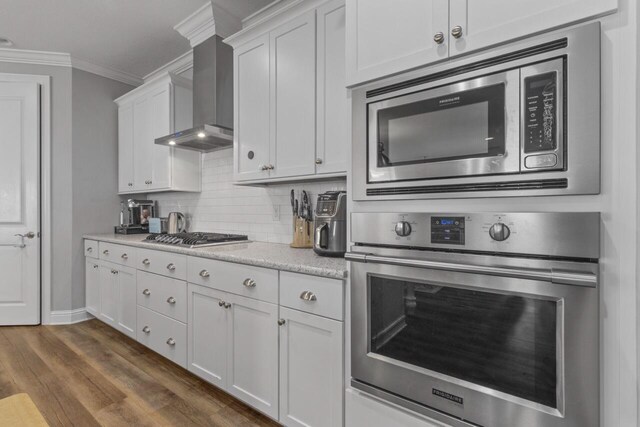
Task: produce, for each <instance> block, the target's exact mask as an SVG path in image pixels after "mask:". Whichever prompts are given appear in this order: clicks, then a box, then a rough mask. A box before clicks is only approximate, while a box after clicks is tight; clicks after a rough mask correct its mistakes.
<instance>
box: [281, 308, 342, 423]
mask: <svg viewBox="0 0 640 427" xmlns="http://www.w3.org/2000/svg"><path fill="white" fill-rule="evenodd" d="M280 317H281V319H283V320H284V321H285V323H284V324H283V325H282V326H281V329H280V422H281V423H283V424H284V425H286V426H299V427H303V426H305V427H306V426H314V427H321V426H327V427H328V426H332V427H337V426H342V425H343V403H342V402H343V394H344V382H343V376H344V375H343V356H344V354H343V344H342V343H343V328H342V326H343V323H342V322H338V321H335V320H330V319H327V318H324V317H320V316H315V315H312V314H307V313H302V312H300V311H296V310H290V309H288V308H281V309H280Z"/></svg>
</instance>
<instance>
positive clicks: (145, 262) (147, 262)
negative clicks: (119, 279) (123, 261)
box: [142, 258, 151, 265]
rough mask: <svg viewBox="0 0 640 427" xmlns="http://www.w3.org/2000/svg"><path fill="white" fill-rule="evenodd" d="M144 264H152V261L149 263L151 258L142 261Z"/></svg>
mask: <svg viewBox="0 0 640 427" xmlns="http://www.w3.org/2000/svg"><path fill="white" fill-rule="evenodd" d="M142 263H143V264H144V265H149V264H151V261H149V258H145V259H143V260H142Z"/></svg>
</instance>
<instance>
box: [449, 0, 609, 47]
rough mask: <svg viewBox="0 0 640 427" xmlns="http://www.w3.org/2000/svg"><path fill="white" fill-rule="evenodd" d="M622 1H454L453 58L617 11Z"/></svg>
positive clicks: (451, 0)
mask: <svg viewBox="0 0 640 427" xmlns="http://www.w3.org/2000/svg"><path fill="white" fill-rule="evenodd" d="M617 7H618V0H519V1H506V0H483V1H481V2H479V1H474V0H450V21H449V24H450V28H449V35H450V36H451V35H452V32H453V34H457V33H456V32H454V28H456V27H460V29H461V31H462V33H461V34H460V36H459V37H458V38H456V37H451V39H450V40H451V41H450V47H449V51H450V55H451V56H454V55H459V54H462V53H465V52H469V51H471V50H476V49H481V48H485V47H488V46H492V45H496V44H500V43H503V42H505V41H508V40H513V39H516V38H519V37H524V36H527V35H529V34H534V33H538V32H540V31H544V30H547V29H551V28H556V27H560V26H562V25H565V24H569V23H572V22H576V21H580V20H584V19H587V18H590V17H595V16H599V15H603V14H606V13H609V12H612V11H615V10H616V9H617Z"/></svg>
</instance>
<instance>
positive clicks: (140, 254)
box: [136, 249, 187, 280]
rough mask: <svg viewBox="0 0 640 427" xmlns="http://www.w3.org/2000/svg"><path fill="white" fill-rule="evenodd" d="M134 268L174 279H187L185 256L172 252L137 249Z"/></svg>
mask: <svg viewBox="0 0 640 427" xmlns="http://www.w3.org/2000/svg"><path fill="white" fill-rule="evenodd" d="M136 254H137V256H136V259H137V261H136V268H137V269H138V270H142V271H148V272H150V273H156V274H161V275H163V276H167V277H173V278H174V279H180V280H186V279H187V257H186V256H185V255H180V254H175V253H172V252H162V251H153V250H149V249H137V251H136Z"/></svg>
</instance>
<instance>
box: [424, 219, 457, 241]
mask: <svg viewBox="0 0 640 427" xmlns="http://www.w3.org/2000/svg"><path fill="white" fill-rule="evenodd" d="M464 225H465V223H464V217H463V216H452V217H448V216H432V217H431V243H435V244H445V245H464Z"/></svg>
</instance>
